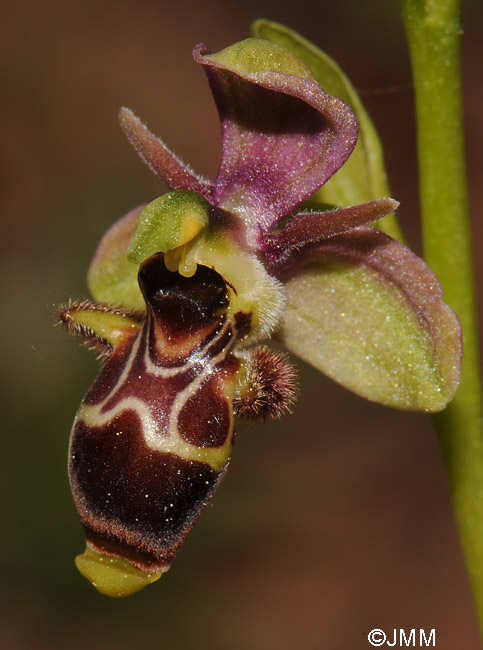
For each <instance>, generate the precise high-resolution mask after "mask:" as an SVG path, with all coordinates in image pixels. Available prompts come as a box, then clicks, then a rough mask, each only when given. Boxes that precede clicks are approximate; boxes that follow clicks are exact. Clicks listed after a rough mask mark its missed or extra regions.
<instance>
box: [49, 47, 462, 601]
mask: <svg viewBox="0 0 483 650" xmlns="http://www.w3.org/2000/svg"><path fill="white" fill-rule="evenodd" d="M193 55H194V59H195V61H196V62H197V63H199V64H201V65H202V66H203V68H204V70H205V72H206V74H207V77H208V81H209V84H210V86H211V89H212V92H213V95H214V99H215V102H216V106H217V109H218V112H219V116H220V123H221V132H222V145H223V146H222V155H221V162H220V166H219V171H218V174H217V176H216V178H215V179H214V180H213V181H210V180H206V179H204V178H201V177H200V176H198V175H197V174H195V173H194V172H193V171H192V170H191V169H190V168H189V167H187V166H186V165H184V164H183V163H182V162H181V161H180V159H179V158H178V157H177V156H175V155H174V154H173V153H172V152H171V151H170V150H169V149H168V148H167V146H166V145H165V144H164V143H163V142H162V141H161V140H160V139H158V138H157V137H155V136H154V135H153V134H152V133H151V132H150V131H149V130H148V129H147V127H146V126H145V125H144V124H143V123H142V122H141V121H140V120H139V119H138V118H137V117H136V116H135V115H134V114H133V113H132V112H131V111H130V110H129V109H127V108H123V109H121V112H120V121H121V126H122V128H123V130H124V132H125V133H126V135H127V137H128V139H129V140H130V142H131V144H132V145H133V146H134V148H135V149H136V151H137V152H138V154H139V155H140V156H141V158H142V159H143V160H144V162H145V163H146V164H147V165H148V166H149V167H150V168H151V170H152V171H153V172H154V173H155V174H157V175H158V176H159V178H160V179H161V180H162V181H163V182H164V183H165V184H166V185H167V187H168V190H169V191H168V192H167V193H165V194H163V195H162V196H160V197H158V198H156V199H154V200H153V201H151V202H150V203H148V204H147V205H142V206H140V207H138V208H135V209H134V210H133V211H131V212H130V213H128V214H127V215H126V216H125V217H123V218H122V219H121V220H120V221H118V222H117V223H116V224H115V225H114V226H113V227H112V228H111V229H110V230H109V231H108V232H107V233H106V235H105V236H104V237H103V239H102V240H101V242H100V244H99V247H98V249H97V252H96V254H95V256H94V259H93V262H92V265H91V267H90V269H89V274H88V281H89V288H90V290H91V293H92V295H93V297H94V300H95V302H90V301H85V300H84V301H73V302H72V301H71V302H70V303H69V304H68V305H65V306H62V307H61V308H60V309H59V315H60V320H61V322H62V323H64V324H65V325H67V327H68V328H69V329H70V330H71V331H72V332H74V333H77V334H79V335H81V336H83V337H84V338H85V339H86V340H87V343H88V344H89V345H90V346H91V347H92V348H94V349H95V350H96V351H97V352H98V353H99V354H100V356H101V358H102V368H101V372H100V374H99V376H98V378H97V380H96V381H95V383H94V384H93V386H92V387H91V389H90V390H89V392H88V393H87V395H86V397H85V398H84V401H83V402H82V405H81V407H80V409H79V412H78V414H77V417H76V420H75V422H74V428H73V432H72V437H71V444H70V456H69V458H70V460H69V468H70V478H71V484H72V489H73V494H74V499H75V501H76V505H77V508H78V511H79V514H80V518H81V522H82V525H83V527H84V530H85V533H86V538H87V550H86V552H85V553H84V554H82V555H80V556H78V558H77V566H78V568H79V569H80V571H81V573H83V574H84V575H85V576H86V577H87V578H88V579H89V580H91V582H92V583H93V584H94V585H95V586H96V587H97V588H98V589H99V590H100V591H102V592H104V593H107V594H109V595H113V596H123V595H127V594H128V593H131V592H133V591H136V590H137V589H139V588H141V587H143V586H144V585H146V584H148V583H149V582H152V581H154V580H156V579H158V578H159V577H160V575H162V573H163V572H164V571H166V570H167V569H168V568H169V566H170V564H171V562H172V559H173V558H174V556H175V554H176V552H177V551H178V550H179V547H180V546H181V544H182V542H183V540H184V539H185V537H186V535H187V534H188V533H189V531H190V530H191V528H192V526H193V524H194V523H195V521H196V519H197V518H198V516H199V515H200V513H201V511H202V509H203V507H204V506H205V505H206V503H207V501H208V500H209V498H210V497H211V496H212V494H213V492H214V490H215V489H216V487H217V486H218V484H219V481H220V480H221V478H222V477H223V475H224V473H225V471H226V468H227V465H228V461H229V458H230V454H231V449H232V442H233V435H234V416H244V417H252V418H260V419H264V418H267V417H277V416H279V415H281V414H282V413H284V412H286V411H289V410H290V409H291V406H292V404H293V401H294V397H295V392H296V388H295V384H296V382H295V376H294V371H293V370H292V367H291V365H290V363H289V362H288V360H287V358H286V357H285V356H284V355H282V354H280V353H278V352H275V351H273V350H270V349H269V348H267V347H265V346H262V345H260V344H261V342H262V341H263V340H264V339H267V338H270V337H271V336H276V337H277V338H278V339H279V340H281V341H282V342H283V343H284V344H285V346H286V347H287V349H288V350H290V351H292V352H293V353H295V354H296V355H298V356H299V357H301V358H302V359H304V360H306V361H307V362H309V363H311V364H313V365H314V366H315V367H316V368H318V369H319V370H321V371H322V372H324V373H326V374H327V375H329V376H330V377H332V378H333V379H334V380H336V381H338V382H339V383H341V384H342V385H344V386H345V387H347V388H349V389H351V390H353V391H355V392H356V393H358V394H359V395H361V396H363V397H366V398H368V399H370V400H373V401H377V402H379V403H382V404H386V405H389V406H394V407H399V408H404V409H413V410H423V411H438V410H441V409H443V408H444V407H445V405H446V403H447V402H448V401H449V400H450V399H451V398H452V396H453V394H454V392H455V390H456V388H457V385H458V378H459V365H460V358H461V333H460V328H459V323H458V320H457V318H456V316H455V315H454V313H453V312H452V311H451V309H450V308H449V307H448V306H447V305H446V304H445V303H444V302H443V301H442V291H441V287H440V285H439V283H438V281H437V279H436V277H435V276H434V274H433V273H432V271H431V270H430V269H429V268H428V267H427V266H426V265H425V264H424V262H423V261H422V260H421V259H419V258H418V257H417V256H416V255H415V254H414V253H412V252H411V251H410V250H409V249H408V248H406V247H405V246H404V245H403V244H401V243H400V242H398V241H396V240H395V239H392V238H391V237H389V236H388V235H387V234H384V233H383V232H381V230H379V229H376V228H375V227H373V226H371V225H368V224H370V223H372V222H374V221H377V220H379V219H380V218H381V217H384V216H385V215H389V214H391V213H393V212H394V211H395V209H396V208H397V206H398V204H397V202H396V201H394V200H393V199H391V198H380V199H373V200H369V201H367V202H365V203H362V204H359V205H355V206H350V207H347V206H334V205H332V206H330V205H329V206H327V205H322V204H320V203H319V202H317V201H315V202H313V201H312V202H310V201H309V200H310V199H311V198H312V197H314V195H315V194H316V193H317V192H318V191H319V190H320V188H321V187H322V186H324V185H325V184H326V183H327V182H328V181H329V179H331V178H332V177H333V176H334V174H336V172H337V171H338V170H339V169H340V168H341V167H342V166H343V165H344V163H345V162H346V161H347V160H348V158H349V156H350V155H351V153H352V151H353V149H354V147H355V145H356V142H357V137H358V121H357V119H356V116H355V114H354V112H353V110H352V109H351V108H350V107H349V106H348V105H347V104H346V103H345V102H344V101H342V100H341V99H339V98H337V97H333V96H330V95H329V94H327V92H326V91H325V90H324V89H323V88H322V87H321V86H320V85H319V83H318V82H317V81H316V79H315V78H314V76H313V74H312V72H311V70H310V69H309V67H307V66H306V65H305V64H304V63H302V61H300V60H299V59H298V58H297V57H296V56H294V54H292V53H291V52H290V51H289V50H287V49H285V48H284V47H282V46H280V45H277V44H276V43H273V42H271V41H269V40H265V39H260V38H251V39H247V40H245V41H242V42H240V43H236V44H235V45H232V46H230V47H228V48H226V49H225V50H222V51H221V52H219V53H217V54H213V53H211V51H210V50H209V48H208V47H206V46H205V45H198V46H197V47H196V48H195V49H194V52H193Z"/></svg>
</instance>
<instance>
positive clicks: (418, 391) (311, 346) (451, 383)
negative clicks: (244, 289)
mask: <svg viewBox="0 0 483 650" xmlns="http://www.w3.org/2000/svg"><path fill="white" fill-rule="evenodd" d="M283 279H284V280H285V286H286V291H287V317H286V321H285V323H284V327H283V330H282V334H281V336H282V339H283V342H284V343H285V345H286V347H288V349H290V350H292V351H293V352H295V353H296V354H297V355H299V356H300V357H301V358H302V359H304V360H306V361H307V362H309V363H311V364H312V365H314V366H315V367H316V368H318V369H319V370H321V371H322V372H324V373H325V374H327V375H328V376H329V377H331V378H332V379H334V380H335V381H337V382H339V383H340V384H342V385H343V386H345V387H346V388H349V389H350V390H352V391H354V392H356V393H357V394H359V395H361V396H362V397H365V398H367V399H370V400H372V401H375V402H379V403H381V404H386V405H388V406H392V407H396V408H402V409H409V410H417V411H428V412H435V411H440V410H442V409H443V408H444V407H445V406H446V404H447V402H448V401H449V400H450V399H451V398H452V397H453V395H454V393H455V391H456V388H457V386H458V381H459V369H460V362H461V330H460V326H459V322H458V319H457V317H456V316H455V314H454V313H453V311H452V310H451V309H450V308H449V307H448V306H447V305H446V304H445V303H444V302H443V301H442V291H441V287H440V285H439V283H438V281H437V279H436V277H435V276H434V274H433V273H432V272H431V271H430V269H429V268H428V267H427V266H426V265H425V264H424V262H422V260H420V259H419V258H418V257H416V256H415V255H414V254H413V253H411V251H409V249H407V248H406V247H404V246H403V245H402V244H400V243H398V242H396V241H395V240H392V239H390V238H389V237H387V236H386V235H384V234H383V233H381V232H379V231H377V230H375V229H373V228H359V229H358V230H357V231H353V232H352V233H347V234H344V235H340V236H336V237H334V238H333V239H332V240H329V242H328V243H327V245H325V244H324V245H321V246H319V247H318V249H317V251H316V253H314V252H312V254H311V257H310V258H306V259H305V260H304V261H303V262H302V263H301V264H300V265H299V266H298V267H297V270H296V271H294V270H292V271H290V272H289V273H288V274H287V275H286V276H285V278H283Z"/></svg>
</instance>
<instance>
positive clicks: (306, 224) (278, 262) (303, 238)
mask: <svg viewBox="0 0 483 650" xmlns="http://www.w3.org/2000/svg"><path fill="white" fill-rule="evenodd" d="M398 207H399V203H398V202H397V201H395V200H394V199H378V200H375V201H370V202H369V203H362V204H360V205H354V206H350V207H347V208H336V209H335V210H328V211H327V212H300V213H298V214H296V215H295V216H294V217H292V219H291V220H290V221H289V223H288V224H287V225H286V226H285V227H284V228H282V229H280V230H275V231H274V232H271V233H268V234H264V235H262V236H261V237H260V248H261V250H262V251H263V252H264V253H265V257H266V260H267V263H268V264H269V265H270V266H271V267H275V268H278V267H280V266H283V265H284V264H285V263H286V262H287V261H288V260H290V258H292V257H294V256H295V257H297V255H300V253H301V251H302V250H303V249H304V248H305V247H307V246H310V245H312V244H317V243H321V242H323V241H324V240H327V239H330V238H331V237H335V236H336V235H340V234H342V233H344V232H347V231H348V230H352V229H353V228H357V227H358V226H363V225H365V224H367V223H369V222H371V221H376V220H377V219H380V218H381V217H385V216H386V215H388V214H391V213H392V212H394V211H395V210H397V208H398Z"/></svg>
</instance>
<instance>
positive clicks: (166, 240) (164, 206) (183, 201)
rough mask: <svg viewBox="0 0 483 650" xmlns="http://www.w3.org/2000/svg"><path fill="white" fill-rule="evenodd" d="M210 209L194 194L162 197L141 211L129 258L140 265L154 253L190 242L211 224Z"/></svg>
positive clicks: (179, 193)
mask: <svg viewBox="0 0 483 650" xmlns="http://www.w3.org/2000/svg"><path fill="white" fill-rule="evenodd" d="M209 210H210V205H209V203H208V202H207V201H206V200H205V199H204V198H203V197H202V196H200V195H199V194H196V193H195V192H190V191H184V190H177V191H174V192H168V193H167V194H163V196H160V197H159V198H157V199H155V200H154V201H152V202H151V203H149V204H148V205H147V206H146V207H145V208H144V210H143V211H142V212H141V215H140V217H139V221H138V223H137V226H136V229H135V231H134V233H133V235H132V238H131V242H130V244H129V247H128V249H127V257H128V259H129V260H130V261H131V262H136V263H137V264H140V263H141V262H142V261H143V260H145V259H147V258H148V257H150V256H151V255H154V254H155V253H159V252H163V253H166V252H167V251H171V250H174V249H176V248H179V247H180V246H184V245H185V244H187V243H189V242H190V241H192V240H193V239H194V238H195V237H197V236H198V235H199V234H200V232H201V231H202V230H204V228H206V226H207V225H208V217H209Z"/></svg>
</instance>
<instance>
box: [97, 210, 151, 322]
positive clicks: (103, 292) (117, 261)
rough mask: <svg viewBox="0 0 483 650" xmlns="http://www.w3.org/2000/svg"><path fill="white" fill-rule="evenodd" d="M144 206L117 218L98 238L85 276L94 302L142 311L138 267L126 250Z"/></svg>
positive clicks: (142, 301)
mask: <svg viewBox="0 0 483 650" xmlns="http://www.w3.org/2000/svg"><path fill="white" fill-rule="evenodd" d="M143 208H144V206H139V207H138V208H135V209H134V210H131V212H129V213H128V214H127V215H125V216H124V217H123V218H122V219H119V221H117V222H116V223H115V224H114V225H113V226H112V227H111V228H110V229H109V230H108V231H107V232H106V234H105V235H104V237H103V238H102V239H101V241H100V243H99V246H98V247H97V250H96V253H95V255H94V259H93V260H92V262H91V265H90V267H89V271H88V274H87V283H88V285H89V290H90V292H91V294H92V296H93V297H94V299H95V300H97V301H98V302H102V303H107V304H110V305H123V306H124V307H126V308H128V309H134V310H142V311H144V309H145V304H144V299H143V296H142V294H141V290H140V289H139V285H138V269H139V265H138V264H135V263H133V262H130V261H129V260H128V259H127V257H126V250H127V247H128V245H129V241H130V239H131V235H132V233H133V231H134V229H135V227H136V223H137V221H138V218H139V215H140V214H141V212H142V210H143Z"/></svg>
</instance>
